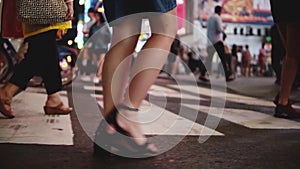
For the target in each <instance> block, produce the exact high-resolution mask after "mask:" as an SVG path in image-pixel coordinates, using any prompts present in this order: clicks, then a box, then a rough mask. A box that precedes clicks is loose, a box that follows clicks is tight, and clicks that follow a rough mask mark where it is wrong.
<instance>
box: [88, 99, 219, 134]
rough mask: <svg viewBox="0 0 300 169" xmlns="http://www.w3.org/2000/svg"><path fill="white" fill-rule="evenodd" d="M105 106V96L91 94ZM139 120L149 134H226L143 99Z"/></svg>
mask: <svg viewBox="0 0 300 169" xmlns="http://www.w3.org/2000/svg"><path fill="white" fill-rule="evenodd" d="M91 96H92V97H95V98H96V99H97V100H98V104H99V105H100V106H103V96H102V95H99V94H91ZM139 122H141V124H142V128H143V131H144V132H145V134H147V135H182V136H185V135H189V136H199V135H201V136H207V135H214V136H224V134H222V133H220V132H218V131H215V130H212V129H210V128H207V127H205V126H203V125H201V124H198V123H195V122H193V121H191V120H188V119H186V118H183V117H181V116H179V115H176V114H174V113H172V112H170V111H168V110H165V109H163V108H161V107H159V106H156V105H154V104H150V103H149V102H148V101H145V100H144V101H143V103H142V106H141V108H140V113H139Z"/></svg>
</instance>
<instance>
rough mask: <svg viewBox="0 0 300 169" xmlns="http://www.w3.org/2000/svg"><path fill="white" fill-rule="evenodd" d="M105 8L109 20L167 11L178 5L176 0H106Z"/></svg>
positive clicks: (104, 2)
mask: <svg viewBox="0 0 300 169" xmlns="http://www.w3.org/2000/svg"><path fill="white" fill-rule="evenodd" d="M103 4H104V10H105V15H106V18H107V21H108V22H112V21H114V20H116V19H119V18H121V17H124V16H127V15H131V14H136V13H141V12H159V13H166V12H168V11H170V10H172V9H174V8H175V7H176V0H104V1H103Z"/></svg>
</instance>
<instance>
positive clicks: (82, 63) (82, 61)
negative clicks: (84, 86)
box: [78, 7, 96, 82]
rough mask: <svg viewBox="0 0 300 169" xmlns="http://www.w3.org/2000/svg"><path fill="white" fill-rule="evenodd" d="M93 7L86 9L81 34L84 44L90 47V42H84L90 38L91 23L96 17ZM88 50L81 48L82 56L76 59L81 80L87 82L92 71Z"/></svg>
mask: <svg viewBox="0 0 300 169" xmlns="http://www.w3.org/2000/svg"><path fill="white" fill-rule="evenodd" d="M95 12H96V11H95V9H94V8H93V7H91V8H89V9H88V12H87V15H88V17H89V20H88V21H87V22H86V23H84V25H83V34H84V43H85V45H86V46H88V47H91V45H92V44H91V43H90V44H86V42H87V41H88V39H89V38H90V29H91V27H92V26H93V24H94V23H95V22H96V18H95ZM89 52H90V51H88V50H83V51H82V53H83V55H82V57H81V58H79V60H78V63H79V64H78V66H79V70H80V74H81V75H82V76H81V78H80V79H81V80H82V81H85V82H89V81H91V80H92V79H91V77H90V75H91V73H92V68H91V67H92V59H91V57H90V55H91V53H89Z"/></svg>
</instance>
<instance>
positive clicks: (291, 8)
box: [270, 0, 300, 118]
mask: <svg viewBox="0 0 300 169" xmlns="http://www.w3.org/2000/svg"><path fill="white" fill-rule="evenodd" d="M270 3H271V11H272V15H273V18H274V22H275V24H276V26H277V28H278V30H279V33H280V37H281V40H282V44H283V46H284V48H285V51H286V55H285V56H284V59H283V64H282V73H281V81H280V91H279V94H278V95H277V97H276V98H275V100H274V103H275V104H276V108H275V114H274V116H275V117H280V118H300V112H299V111H297V110H296V109H294V108H293V107H292V104H291V102H290V101H289V97H290V94H291V89H292V85H293V82H294V80H295V77H296V73H297V68H298V66H299V61H300V54H299V47H298V46H299V43H300V32H299V30H300V14H299V13H297V12H295V11H297V10H298V5H297V4H296V1H292V0H288V1H282V0H270Z"/></svg>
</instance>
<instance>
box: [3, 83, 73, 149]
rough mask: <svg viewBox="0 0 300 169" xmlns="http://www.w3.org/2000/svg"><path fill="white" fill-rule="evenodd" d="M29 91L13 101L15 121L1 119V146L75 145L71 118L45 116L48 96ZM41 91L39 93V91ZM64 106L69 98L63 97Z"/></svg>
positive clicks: (66, 116) (67, 116)
mask: <svg viewBox="0 0 300 169" xmlns="http://www.w3.org/2000/svg"><path fill="white" fill-rule="evenodd" d="M34 90H35V89H32V88H28V89H27V90H26V91H23V92H21V93H19V94H18V95H17V96H15V97H14V99H13V103H12V108H13V111H14V112H15V114H16V117H15V118H14V119H9V120H7V119H0V143H20V144H47V145H73V130H72V126H71V119H70V115H63V116H48V115H44V111H43V105H44V104H45V101H46V97H47V95H46V94H42V91H43V90H41V91H40V93H37V91H35V92H31V91H34ZM37 90H38V89H37ZM62 101H63V102H64V104H66V105H68V104H67V102H68V100H67V98H66V97H64V96H62Z"/></svg>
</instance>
